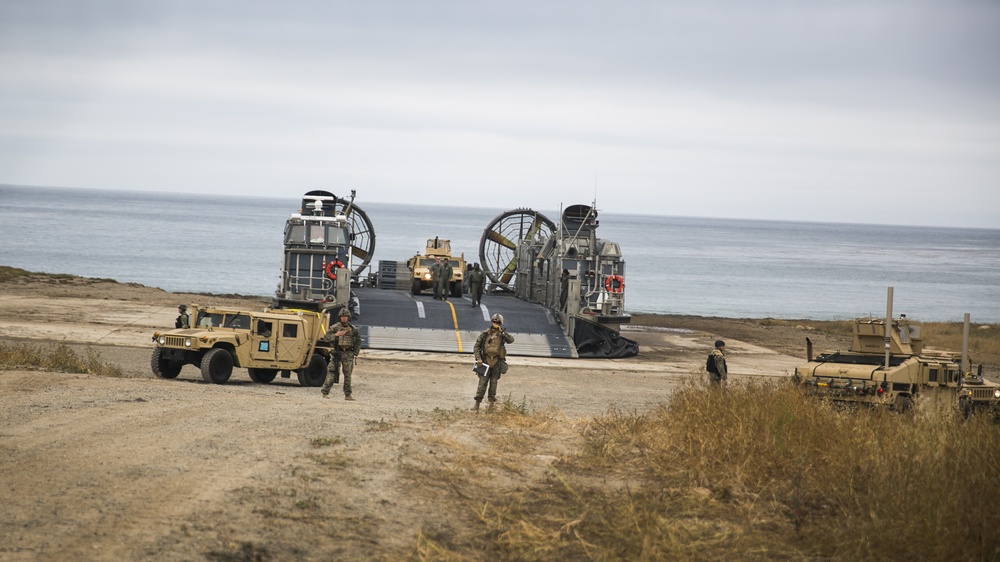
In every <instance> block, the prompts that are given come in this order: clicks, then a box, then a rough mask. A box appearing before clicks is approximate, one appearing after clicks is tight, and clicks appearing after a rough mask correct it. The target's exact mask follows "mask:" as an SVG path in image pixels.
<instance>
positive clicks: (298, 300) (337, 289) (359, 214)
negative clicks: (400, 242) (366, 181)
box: [274, 191, 375, 310]
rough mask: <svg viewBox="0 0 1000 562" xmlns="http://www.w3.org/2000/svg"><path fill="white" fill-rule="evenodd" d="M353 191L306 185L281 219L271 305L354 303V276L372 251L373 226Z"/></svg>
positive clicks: (309, 306) (314, 307) (316, 307)
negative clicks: (295, 207) (342, 194)
mask: <svg viewBox="0 0 1000 562" xmlns="http://www.w3.org/2000/svg"><path fill="white" fill-rule="evenodd" d="M354 196H355V194H354V192H353V191H352V192H351V197H350V199H342V198H339V197H337V196H336V195H334V194H332V193H330V192H328V191H310V192H308V193H306V194H305V195H304V196H303V197H302V207H301V209H300V210H299V212H298V213H293V214H292V215H291V216H289V217H288V220H287V221H286V222H285V233H284V244H283V245H284V248H283V252H282V262H281V278H280V280H279V281H278V288H277V290H276V291H275V295H274V307H275V308H305V309H308V310H320V309H321V308H324V309H330V308H334V307H339V306H340V305H348V306H351V307H352V308H353V306H352V305H353V303H352V302H351V286H352V281H353V280H354V279H356V278H357V277H358V276H359V275H360V274H361V272H362V271H363V270H364V269H365V268H366V267H367V266H368V264H369V262H370V261H371V258H372V255H373V254H374V251H375V231H374V228H373V227H372V224H371V221H370V220H369V219H368V216H367V215H366V214H365V212H364V211H362V210H361V209H360V208H359V207H358V206H357V205H355V204H354Z"/></svg>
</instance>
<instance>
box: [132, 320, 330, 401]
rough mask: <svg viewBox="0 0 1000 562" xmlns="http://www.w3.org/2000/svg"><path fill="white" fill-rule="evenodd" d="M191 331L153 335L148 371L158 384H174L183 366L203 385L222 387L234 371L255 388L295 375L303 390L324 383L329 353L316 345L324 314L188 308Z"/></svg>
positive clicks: (320, 344)
mask: <svg viewBox="0 0 1000 562" xmlns="http://www.w3.org/2000/svg"><path fill="white" fill-rule="evenodd" d="M188 311H189V312H190V314H191V328H179V329H175V330H168V331H165V332H156V333H154V334H153V342H154V343H155V344H156V347H155V349H153V356H152V358H151V359H150V366H151V368H152V370H153V373H154V374H155V375H156V376H158V377H161V378H165V379H172V378H176V377H177V375H178V374H180V372H181V367H183V366H184V365H194V366H196V367H198V368H199V369H201V376H202V378H203V379H205V381H206V382H213V383H216V384H223V383H225V382H226V381H228V380H229V377H230V376H231V375H232V372H233V367H243V368H246V369H247V371H248V372H249V374H250V378H251V379H252V380H253V381H254V382H260V383H268V382H271V381H273V380H274V378H275V376H277V375H278V373H279V372H280V373H281V375H282V377H283V378H287V377H290V376H291V372H292V371H295V373H296V374H297V375H298V379H299V384H301V385H302V386H320V385H322V384H323V381H324V379H325V378H326V367H327V362H328V361H329V359H330V348H329V346H328V345H327V344H326V343H325V342H322V341H320V338H322V337H323V334H324V333H325V331H326V327H327V326H328V324H329V315H328V313H327V312H326V311H320V312H314V311H308V310H293V309H268V310H265V311H264V312H253V311H248V310H239V309H229V308H216V307H199V306H198V305H192V306H190V307H188Z"/></svg>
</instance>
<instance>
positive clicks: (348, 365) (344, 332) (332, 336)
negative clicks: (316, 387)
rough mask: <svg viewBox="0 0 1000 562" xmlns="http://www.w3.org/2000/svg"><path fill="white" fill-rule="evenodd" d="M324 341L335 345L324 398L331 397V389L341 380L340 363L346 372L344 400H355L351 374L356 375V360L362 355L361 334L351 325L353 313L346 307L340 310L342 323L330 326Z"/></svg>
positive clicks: (325, 384)
mask: <svg viewBox="0 0 1000 562" xmlns="http://www.w3.org/2000/svg"><path fill="white" fill-rule="evenodd" d="M323 341H326V342H329V343H331V344H333V353H334V356H335V360H334V361H331V362H330V368H329V371H327V373H326V380H325V381H324V382H323V398H329V397H330V387H331V386H333V383H334V381H335V380H336V379H337V378H339V377H338V376H337V364H338V362H339V364H340V368H341V369H343V372H344V400H354V398H353V397H351V374H353V373H354V358H355V357H357V356H358V354H359V353H361V332H359V331H358V329H357V328H355V327H354V326H352V325H351V311H350V310H348V309H347V307H346V306H345V307H344V308H341V309H340V322H337V323H336V324H334V325H333V326H330V330H329V331H327V333H326V334H324V335H323ZM338 359H339V361H338Z"/></svg>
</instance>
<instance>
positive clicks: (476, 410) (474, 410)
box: [469, 400, 480, 412]
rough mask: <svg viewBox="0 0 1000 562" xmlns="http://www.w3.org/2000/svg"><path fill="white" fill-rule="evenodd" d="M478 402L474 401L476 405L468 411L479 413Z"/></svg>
mask: <svg viewBox="0 0 1000 562" xmlns="http://www.w3.org/2000/svg"><path fill="white" fill-rule="evenodd" d="M479 402H480V401H479V400H476V403H475V404H473V405H472V408H469V409H470V410H472V411H473V412H478V411H479Z"/></svg>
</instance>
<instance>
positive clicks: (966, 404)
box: [794, 317, 1000, 416]
mask: <svg viewBox="0 0 1000 562" xmlns="http://www.w3.org/2000/svg"><path fill="white" fill-rule="evenodd" d="M807 345H809V344H808V343H807ZM808 358H809V362H808V363H806V364H805V365H802V366H801V367H797V368H796V369H795V374H794V379H795V381H796V382H798V383H799V384H801V385H802V387H803V388H805V389H806V390H807V392H809V393H810V394H813V395H816V396H819V397H822V398H826V399H830V400H834V401H839V402H848V403H859V404H869V405H872V406H886V407H889V408H890V409H893V410H897V411H906V410H908V409H910V407H912V405H913V404H914V402H919V403H925V402H926V403H936V404H939V405H945V406H947V407H949V408H950V407H957V408H958V410H959V411H960V412H961V413H962V414H963V415H965V416H969V415H971V414H972V413H973V412H974V411H990V412H991V413H992V414H994V415H997V414H1000V385H997V384H995V383H992V382H990V381H987V380H986V379H984V378H983V376H982V365H980V366H979V369H978V372H977V373H976V374H973V373H972V372H971V369H970V370H968V371H963V368H962V366H963V359H962V354H959V353H954V352H948V351H931V350H929V349H925V348H924V344H923V340H922V339H921V337H920V325H919V324H918V323H916V322H911V321H910V320H908V319H907V318H905V317H900V318H896V319H892V320H891V322H890V325H889V330H888V333H887V330H886V320H885V319H882V318H859V319H857V320H856V321H855V322H854V335H853V340H852V342H851V347H850V349H849V350H848V351H847V352H839V351H838V352H834V353H826V354H822V355H819V356H818V357H816V358H815V359H813V358H812V352H811V350H810V351H809V352H808ZM887 360H888V361H887Z"/></svg>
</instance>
